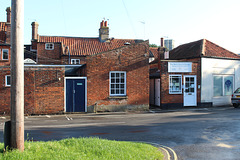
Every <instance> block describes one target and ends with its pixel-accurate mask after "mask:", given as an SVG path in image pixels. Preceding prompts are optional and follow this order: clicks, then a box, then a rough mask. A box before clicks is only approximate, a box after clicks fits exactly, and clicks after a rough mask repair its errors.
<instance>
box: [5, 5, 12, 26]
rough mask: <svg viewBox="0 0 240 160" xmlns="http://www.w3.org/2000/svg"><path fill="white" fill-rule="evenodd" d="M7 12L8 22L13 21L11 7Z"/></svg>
mask: <svg viewBox="0 0 240 160" xmlns="http://www.w3.org/2000/svg"><path fill="white" fill-rule="evenodd" d="M6 12H7V23H11V7H8V8H7V9H6Z"/></svg>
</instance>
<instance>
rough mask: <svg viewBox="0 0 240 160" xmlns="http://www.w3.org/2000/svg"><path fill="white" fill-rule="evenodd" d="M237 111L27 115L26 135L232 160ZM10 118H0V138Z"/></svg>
mask: <svg viewBox="0 0 240 160" xmlns="http://www.w3.org/2000/svg"><path fill="white" fill-rule="evenodd" d="M239 112H240V109H234V108H233V107H229V106H225V107H212V108H184V109H177V110H160V109H154V110H150V112H115V113H111V112H110V113H97V114H66V115H42V116H26V117H25V137H26V138H28V139H30V140H34V141H49V140H60V139H64V138H69V137H93V136H96V137H99V138H104V139H109V140H118V141H134V142H144V143H149V144H152V145H154V146H156V147H158V148H159V149H160V150H161V151H163V153H164V154H165V159H167V160H172V159H174V160H176V159H180V160H181V159H189V160H191V159H198V160H201V159H218V160H221V159H223V160H225V159H231V160H232V159H239V157H240V152H239V151H240V145H239V144H240V134H239V133H240V126H239V125H238V124H239V122H240V119H239ZM8 118H9V117H0V123H1V124H2V125H0V137H3V136H1V134H2V130H3V127H2V126H3V122H4V121H6V120H8ZM0 141H1V142H3V139H1V138H0Z"/></svg>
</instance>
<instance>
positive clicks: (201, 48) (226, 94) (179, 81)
mask: <svg viewBox="0 0 240 160" xmlns="http://www.w3.org/2000/svg"><path fill="white" fill-rule="evenodd" d="M159 56H160V60H156V61H154V62H152V63H151V67H150V71H151V76H150V77H151V78H152V79H153V80H155V79H159V80H160V85H159V87H158V89H157V90H160V93H159V94H160V96H159V106H160V107H161V108H165V109H170V108H182V107H186V106H198V107H201V106H218V105H230V104H231V95H232V93H233V91H234V90H235V89H236V88H238V87H239V86H240V84H239V80H238V79H239V77H240V74H239V72H238V71H239V69H240V68H239V63H240V56H239V55H237V54H234V53H232V52H230V51H228V50H226V49H224V48H222V47H220V46H218V45H216V44H214V43H212V42H210V41H208V40H206V39H202V40H199V41H195V42H191V43H187V44H183V45H181V46H179V47H177V48H175V49H173V50H172V51H170V52H169V53H168V52H165V51H164V48H160V49H159ZM156 70H158V71H156ZM153 80H150V81H151V82H152V84H151V85H150V86H152V87H151V88H152V89H151V93H152V95H151V96H150V97H151V98H150V101H151V104H154V100H155V97H154V94H155V93H156V92H154V89H156V88H154V85H155V84H156V83H154V81H153Z"/></svg>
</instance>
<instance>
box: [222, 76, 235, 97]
mask: <svg viewBox="0 0 240 160" xmlns="http://www.w3.org/2000/svg"><path fill="white" fill-rule="evenodd" d="M232 93H233V77H232V76H226V77H224V95H225V96H230V95H232Z"/></svg>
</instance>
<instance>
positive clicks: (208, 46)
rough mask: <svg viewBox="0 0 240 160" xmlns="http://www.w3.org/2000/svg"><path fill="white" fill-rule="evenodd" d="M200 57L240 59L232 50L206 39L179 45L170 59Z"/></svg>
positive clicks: (172, 52)
mask: <svg viewBox="0 0 240 160" xmlns="http://www.w3.org/2000/svg"><path fill="white" fill-rule="evenodd" d="M200 57H220V58H233V59H240V56H239V55H237V54H235V53H233V52H230V51H228V50H226V49H224V48H222V47H220V46H218V45H216V44H214V43H212V42H210V41H209V40H206V39H201V40H198V41H195V42H191V43H187V44H183V45H180V46H178V47H177V48H175V49H173V50H171V51H170V53H169V59H188V58H200Z"/></svg>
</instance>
